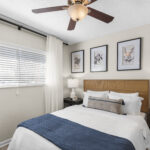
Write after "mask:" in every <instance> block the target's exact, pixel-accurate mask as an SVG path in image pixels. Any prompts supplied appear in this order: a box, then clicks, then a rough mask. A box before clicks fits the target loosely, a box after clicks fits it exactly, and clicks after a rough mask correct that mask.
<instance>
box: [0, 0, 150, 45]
mask: <svg viewBox="0 0 150 150" xmlns="http://www.w3.org/2000/svg"><path fill="white" fill-rule="evenodd" d="M66 4H67V0H0V13H1V14H3V15H5V16H7V17H11V18H13V19H15V20H17V21H20V22H22V23H24V24H27V25H29V26H33V27H34V28H37V29H39V30H41V31H43V32H46V33H48V34H51V35H55V36H57V37H59V38H60V39H62V40H63V41H64V42H66V43H68V44H73V43H77V42H81V41H86V40H89V39H93V38H98V37H101V36H103V35H105V34H109V33H113V32H117V31H121V30H125V29H129V28H133V27H137V26H141V25H144V24H150V0H98V1H97V2H95V3H93V4H92V5H90V7H93V8H95V9H97V10H100V11H103V12H105V13H107V14H110V15H112V16H114V17H115V19H114V21H113V22H111V23H109V24H106V23H103V22H101V21H98V20H96V19H94V18H92V17H90V16H87V17H86V18H85V19H84V20H82V21H80V22H78V23H77V26H76V29H75V30H74V31H67V27H68V23H69V16H68V14H67V11H58V12H51V13H44V14H33V13H32V12H31V10H32V9H35V8H41V7H50V6H58V5H66Z"/></svg>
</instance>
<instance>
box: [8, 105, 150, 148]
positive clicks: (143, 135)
mask: <svg viewBox="0 0 150 150" xmlns="http://www.w3.org/2000/svg"><path fill="white" fill-rule="evenodd" d="M53 114H54V115H56V116H59V117H62V118H66V119H69V120H71V121H74V122H77V123H79V124H82V125H84V126H87V127H90V128H93V129H96V130H98V131H101V132H105V133H108V134H111V135H116V136H119V137H123V138H126V139H128V140H130V141H131V142H132V143H133V145H134V147H135V148H136V150H146V148H149V149H150V130H149V128H148V126H147V124H146V122H145V120H144V118H143V117H141V116H131V115H129V116H125V115H117V114H113V113H110V112H105V111H101V110H96V109H90V108H85V107H82V106H81V105H78V106H72V107H68V108H65V109H63V110H60V111H57V112H55V113H53ZM8 150H60V148H58V147H57V146H55V145H54V144H52V143H51V142H49V141H47V140H46V139H44V138H42V137H41V136H39V135H37V134H36V133H34V132H32V131H30V130H28V129H25V128H22V127H19V128H18V129H16V131H15V134H14V136H13V138H12V141H11V143H10V145H9V148H8Z"/></svg>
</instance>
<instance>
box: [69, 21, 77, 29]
mask: <svg viewBox="0 0 150 150" xmlns="http://www.w3.org/2000/svg"><path fill="white" fill-rule="evenodd" d="M75 26H76V21H73V20H72V19H70V22H69V26H68V30H74V29H75Z"/></svg>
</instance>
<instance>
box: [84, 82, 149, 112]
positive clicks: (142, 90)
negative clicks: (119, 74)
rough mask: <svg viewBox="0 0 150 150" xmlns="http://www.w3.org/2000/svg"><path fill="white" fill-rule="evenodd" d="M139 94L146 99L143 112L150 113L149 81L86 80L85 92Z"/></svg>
mask: <svg viewBox="0 0 150 150" xmlns="http://www.w3.org/2000/svg"><path fill="white" fill-rule="evenodd" d="M87 90H93V91H106V90H109V91H115V92H122V93H134V92H139V95H140V96H141V97H143V98H144V101H143V103H142V112H146V113H147V112H148V111H149V80H84V91H87Z"/></svg>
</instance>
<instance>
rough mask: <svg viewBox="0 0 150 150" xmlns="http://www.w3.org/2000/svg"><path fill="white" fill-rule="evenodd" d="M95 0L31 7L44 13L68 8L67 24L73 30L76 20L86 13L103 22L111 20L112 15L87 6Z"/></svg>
mask: <svg viewBox="0 0 150 150" xmlns="http://www.w3.org/2000/svg"><path fill="white" fill-rule="evenodd" d="M95 1H97V0H68V5H63V6H56V7H46V8H40V9H33V10H32V12H34V13H46V12H53V11H60V10H68V13H69V16H70V22H69V26H68V30H74V29H75V26H76V23H77V21H79V20H82V19H83V18H84V17H85V16H86V15H89V16H91V17H94V18H96V19H98V20H100V21H103V22H105V23H109V22H111V21H112V20H113V19H114V17H112V16H110V15H108V14H105V13H103V12H100V11H98V10H96V9H93V8H91V7H87V6H88V5H90V4H92V3H94V2H95Z"/></svg>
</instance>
